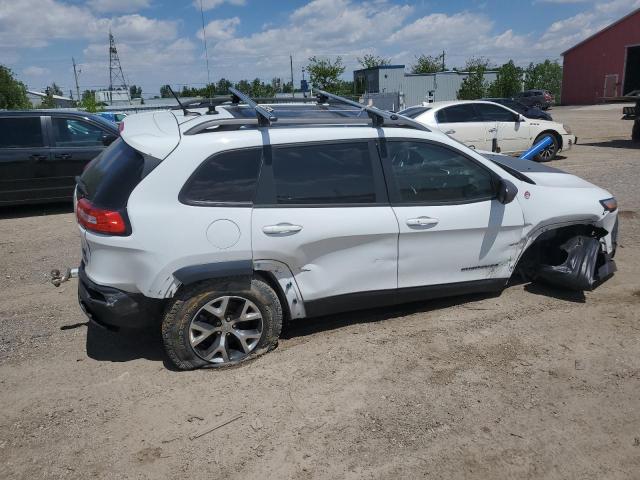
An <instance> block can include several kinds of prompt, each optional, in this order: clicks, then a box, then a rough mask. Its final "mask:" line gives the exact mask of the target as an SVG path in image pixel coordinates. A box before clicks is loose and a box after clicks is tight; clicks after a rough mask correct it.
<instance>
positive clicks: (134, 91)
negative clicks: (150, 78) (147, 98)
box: [129, 85, 142, 98]
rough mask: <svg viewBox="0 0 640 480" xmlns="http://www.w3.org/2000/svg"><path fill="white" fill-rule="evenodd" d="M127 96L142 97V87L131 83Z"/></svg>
mask: <svg viewBox="0 0 640 480" xmlns="http://www.w3.org/2000/svg"><path fill="white" fill-rule="evenodd" d="M129 96H130V97H131V98H142V87H138V86H136V85H131V86H130V87H129Z"/></svg>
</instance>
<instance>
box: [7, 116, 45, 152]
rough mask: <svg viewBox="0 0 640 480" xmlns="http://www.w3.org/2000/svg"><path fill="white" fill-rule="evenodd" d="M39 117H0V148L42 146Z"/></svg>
mask: <svg viewBox="0 0 640 480" xmlns="http://www.w3.org/2000/svg"><path fill="white" fill-rule="evenodd" d="M43 146H44V140H43V137H42V127H41V126H40V117H5V118H0V148H20V147H22V148H34V147H43Z"/></svg>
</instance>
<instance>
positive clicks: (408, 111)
mask: <svg viewBox="0 0 640 480" xmlns="http://www.w3.org/2000/svg"><path fill="white" fill-rule="evenodd" d="M429 110H431V108H429V107H409V108H405V109H404V110H400V111H399V112H398V114H399V115H404V116H405V117H409V118H416V117H418V116H420V115H422V114H423V113H424V112H428V111H429Z"/></svg>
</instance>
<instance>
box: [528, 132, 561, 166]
mask: <svg viewBox="0 0 640 480" xmlns="http://www.w3.org/2000/svg"><path fill="white" fill-rule="evenodd" d="M546 137H548V138H550V139H551V145H549V146H548V147H546V148H545V149H544V150H542V151H541V152H540V153H538V154H537V155H536V156H535V157H533V159H534V160H535V161H536V162H549V161H551V160H553V159H554V158H556V154H557V153H558V148H559V145H558V139H557V138H556V136H555V135H553V134H552V133H543V134H541V135H538V136H537V137H536V139H535V141H534V142H533V144H534V145H535V144H536V143H538V142H540V141H542V140H543V139H544V138H546Z"/></svg>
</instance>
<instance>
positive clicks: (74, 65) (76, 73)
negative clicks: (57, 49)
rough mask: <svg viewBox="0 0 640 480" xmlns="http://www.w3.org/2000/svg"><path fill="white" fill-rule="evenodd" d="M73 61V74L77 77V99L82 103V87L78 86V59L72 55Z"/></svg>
mask: <svg viewBox="0 0 640 480" xmlns="http://www.w3.org/2000/svg"><path fill="white" fill-rule="evenodd" d="M71 62H73V76H74V77H75V79H76V95H77V96H78V98H77V99H76V101H77V102H78V103H80V100H81V99H80V87H79V86H78V71H77V70H76V59H75V58H73V57H71Z"/></svg>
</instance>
